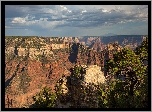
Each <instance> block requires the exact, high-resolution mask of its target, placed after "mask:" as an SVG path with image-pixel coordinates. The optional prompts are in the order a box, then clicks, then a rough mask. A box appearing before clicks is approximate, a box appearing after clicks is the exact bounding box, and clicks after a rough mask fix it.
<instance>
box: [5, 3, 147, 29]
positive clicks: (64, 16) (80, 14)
mask: <svg viewBox="0 0 152 112" xmlns="http://www.w3.org/2000/svg"><path fill="white" fill-rule="evenodd" d="M5 9H6V16H5V18H6V19H5V23H6V26H7V28H8V27H9V28H11V27H12V28H14V27H21V26H22V27H28V26H32V25H35V26H37V27H40V28H45V29H50V28H51V29H55V28H59V27H67V26H68V27H78V28H79V27H83V28H93V27H100V26H111V25H115V24H124V23H127V22H139V21H140V22H142V21H148V7H147V6H144V5H139V6H137V5H136V6H134V5H130V6H129V5H123V6H120V5H119V6H118V5H116V6H114V5H111V6H110V5H107V6H106V5H103V6H102V5H91V6H89V5H85V6H82V5H72V6H69V5H47V6H46V5H37V6H36V5H17V6H13V5H10V6H6V8H5ZM15 25H16V26H15Z"/></svg>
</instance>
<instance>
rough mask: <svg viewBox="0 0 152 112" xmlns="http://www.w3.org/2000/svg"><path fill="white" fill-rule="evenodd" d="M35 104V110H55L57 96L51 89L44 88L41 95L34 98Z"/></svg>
mask: <svg viewBox="0 0 152 112" xmlns="http://www.w3.org/2000/svg"><path fill="white" fill-rule="evenodd" d="M33 100H34V101H35V103H34V104H33V105H32V107H33V108H54V107H55V104H56V94H55V93H52V92H51V89H49V88H47V87H44V88H43V90H42V91H40V93H38V94H37V95H36V96H33Z"/></svg>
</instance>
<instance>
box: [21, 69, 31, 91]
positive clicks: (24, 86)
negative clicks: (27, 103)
mask: <svg viewBox="0 0 152 112" xmlns="http://www.w3.org/2000/svg"><path fill="white" fill-rule="evenodd" d="M23 69H24V68H23ZM22 72H23V73H22V74H21V75H20V80H21V81H20V84H19V88H20V89H21V90H23V93H27V87H28V86H29V82H30V81H31V78H30V76H28V75H27V74H26V72H25V71H22Z"/></svg>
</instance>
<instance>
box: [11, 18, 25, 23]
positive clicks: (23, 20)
mask: <svg viewBox="0 0 152 112" xmlns="http://www.w3.org/2000/svg"><path fill="white" fill-rule="evenodd" d="M25 22H26V18H21V17H16V18H14V19H13V21H12V23H25Z"/></svg>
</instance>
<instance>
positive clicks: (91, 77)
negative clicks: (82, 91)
mask: <svg viewBox="0 0 152 112" xmlns="http://www.w3.org/2000/svg"><path fill="white" fill-rule="evenodd" d="M84 81H85V82H87V83H94V84H95V85H98V84H99V83H102V84H103V83H105V76H104V73H103V72H102V71H101V67H99V66H97V65H90V66H88V67H87V68H86V75H85V76H84Z"/></svg>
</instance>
